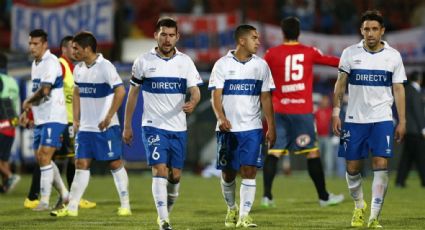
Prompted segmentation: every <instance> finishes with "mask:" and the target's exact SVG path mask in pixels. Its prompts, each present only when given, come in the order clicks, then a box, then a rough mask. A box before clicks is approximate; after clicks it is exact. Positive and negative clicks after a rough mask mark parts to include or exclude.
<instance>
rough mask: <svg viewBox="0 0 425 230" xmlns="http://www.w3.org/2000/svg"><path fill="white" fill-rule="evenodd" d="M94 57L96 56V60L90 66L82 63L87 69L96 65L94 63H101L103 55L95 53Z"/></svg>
mask: <svg viewBox="0 0 425 230" xmlns="http://www.w3.org/2000/svg"><path fill="white" fill-rule="evenodd" d="M96 56H97V57H96V59H95V60H94V62H93V63H92V64H90V65H87V64H86V63H85V62H83V63H84V65H86V67H87V69H89V68H91V67H93V66H94V65H96V63H99V62H101V61H103V59H104V58H103V55H102V54H101V53H97V54H96Z"/></svg>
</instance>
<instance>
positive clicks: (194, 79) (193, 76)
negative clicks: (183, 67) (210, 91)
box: [186, 58, 203, 88]
mask: <svg viewBox="0 0 425 230" xmlns="http://www.w3.org/2000/svg"><path fill="white" fill-rule="evenodd" d="M187 71H188V72H187V76H186V77H187V88H190V87H193V86H198V85H202V83H203V82H202V79H201V76H200V75H199V72H198V70H197V69H196V66H195V64H194V63H193V61H192V59H190V58H188V70H187Z"/></svg>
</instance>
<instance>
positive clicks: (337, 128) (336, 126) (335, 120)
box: [332, 116, 341, 137]
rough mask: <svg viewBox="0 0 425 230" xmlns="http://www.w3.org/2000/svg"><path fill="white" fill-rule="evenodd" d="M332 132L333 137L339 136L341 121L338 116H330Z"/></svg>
mask: <svg viewBox="0 0 425 230" xmlns="http://www.w3.org/2000/svg"><path fill="white" fill-rule="evenodd" d="M332 131H333V132H334V134H335V136H337V137H339V136H341V119H340V118H339V117H338V116H332Z"/></svg>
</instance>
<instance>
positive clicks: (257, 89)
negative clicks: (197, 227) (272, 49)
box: [208, 25, 276, 228]
mask: <svg viewBox="0 0 425 230" xmlns="http://www.w3.org/2000/svg"><path fill="white" fill-rule="evenodd" d="M235 40H236V44H237V46H236V50H231V51H229V52H228V54H227V55H226V56H224V57H222V58H220V59H219V60H218V61H217V62H216V63H215V65H214V68H213V70H212V72H211V77H210V81H209V86H208V88H209V89H210V90H212V95H211V98H212V107H213V109H214V113H215V115H216V117H217V127H216V131H217V145H218V151H217V153H218V154H217V168H218V169H221V170H222V178H221V189H222V192H223V196H224V200H225V201H226V204H227V206H228V208H227V215H226V219H225V222H224V224H225V226H226V227H232V228H234V227H235V226H236V227H245V228H247V227H257V225H256V224H255V223H254V222H253V220H252V218H251V217H250V216H249V212H250V210H251V207H252V205H253V204H254V198H255V190H256V181H255V177H256V173H257V168H260V167H262V165H263V161H262V156H261V143H262V140H263V133H262V132H263V130H262V123H261V108H262V109H263V113H264V116H265V118H266V120H267V125H268V131H267V133H266V136H265V138H266V143H267V144H268V146H269V147H272V146H273V145H274V142H275V140H276V127H275V121H274V116H273V105H272V100H271V92H270V91H271V90H272V89H274V88H275V86H274V82H273V78H272V76H271V72H270V69H269V67H268V65H267V64H266V62H265V61H264V60H263V59H261V58H260V57H258V56H256V55H255V53H256V52H257V49H258V47H259V45H260V41H259V35H258V33H257V30H256V29H255V27H253V26H250V25H240V26H238V27H237V28H236V31H235ZM238 171H239V172H240V175H241V177H242V181H241V187H240V205H239V207H238V206H237V204H236V201H235V190H236V182H235V178H236V175H237V173H238Z"/></svg>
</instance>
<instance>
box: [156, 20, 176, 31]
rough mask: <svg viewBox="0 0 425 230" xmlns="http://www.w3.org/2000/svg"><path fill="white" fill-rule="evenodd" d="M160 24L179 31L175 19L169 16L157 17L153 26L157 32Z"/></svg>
mask: <svg viewBox="0 0 425 230" xmlns="http://www.w3.org/2000/svg"><path fill="white" fill-rule="evenodd" d="M162 26H164V27H168V28H176V31H179V28H178V26H177V22H176V20H174V19H173V18H170V17H162V18H159V19H158V22H157V23H156V26H155V31H156V32H158V31H159V29H160V28H161V27H162Z"/></svg>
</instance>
